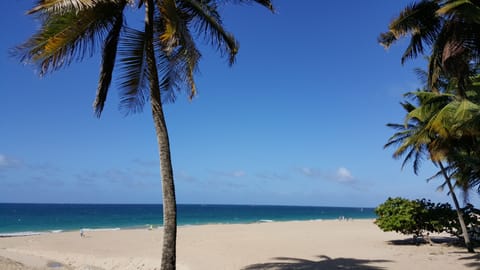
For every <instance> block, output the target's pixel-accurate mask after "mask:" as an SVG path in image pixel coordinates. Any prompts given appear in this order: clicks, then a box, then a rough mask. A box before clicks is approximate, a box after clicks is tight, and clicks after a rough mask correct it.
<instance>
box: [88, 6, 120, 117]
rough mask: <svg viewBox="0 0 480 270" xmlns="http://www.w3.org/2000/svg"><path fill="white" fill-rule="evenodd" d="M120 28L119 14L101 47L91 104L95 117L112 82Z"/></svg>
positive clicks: (100, 111) (102, 105)
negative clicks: (100, 58) (95, 86)
mask: <svg viewBox="0 0 480 270" xmlns="http://www.w3.org/2000/svg"><path fill="white" fill-rule="evenodd" d="M122 27H123V14H122V13H119V14H118V16H117V20H116V21H115V24H114V25H113V28H112V30H110V33H109V34H108V36H107V39H106V40H105V43H104V45H103V53H102V65H101V68H100V76H99V77H100V79H99V82H98V88H97V95H96V98H95V102H94V103H93V108H94V111H95V115H96V116H97V117H100V115H101V113H102V111H103V107H104V105H105V101H106V99H107V94H108V90H109V88H110V83H111V81H112V74H113V69H114V66H115V59H116V56H117V45H118V41H119V39H120V31H121V29H122Z"/></svg>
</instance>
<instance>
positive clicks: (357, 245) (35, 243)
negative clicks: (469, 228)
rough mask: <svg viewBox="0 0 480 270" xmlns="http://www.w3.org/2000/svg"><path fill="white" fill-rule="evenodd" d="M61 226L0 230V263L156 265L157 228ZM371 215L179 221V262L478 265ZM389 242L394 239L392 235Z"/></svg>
mask: <svg viewBox="0 0 480 270" xmlns="http://www.w3.org/2000/svg"><path fill="white" fill-rule="evenodd" d="M85 234H86V237H84V238H81V237H80V233H79V232H62V233H51V234H44V235H34V236H24V237H7V238H0V269H2V270H24V269H56V270H62V269H80V270H87V269H88V270H102V269H103V270H110V269H118V270H130V269H132V270H133V269H136V270H137V269H150V270H151V269H159V265H160V257H161V256H160V252H161V242H162V230H161V229H154V230H147V229H137V230H117V231H87V232H85ZM408 238H409V237H408V236H404V235H400V234H397V233H385V232H382V231H381V230H380V229H378V228H377V226H376V225H375V224H373V220H352V221H339V220H326V221H301V222H272V223H257V224H235V225H200V226H185V227H180V228H179V230H178V250H177V266H178V267H177V269H179V270H217V269H221V270H238V269H244V270H260V269H267V270H286V269H298V270H300V269H301V270H310V269H311V270H317V269H369V270H375V269H402V270H403V269H422V270H425V269H436V270H441V269H445V270H447V269H448V270H450V269H479V268H480V257H479V254H469V253H467V252H466V251H465V249H463V248H460V247H454V246H449V245H447V244H446V243H436V244H434V245H432V246H430V245H420V246H415V245H411V244H405V242H406V241H402V240H405V239H408ZM392 241H393V242H395V244H394V243H392Z"/></svg>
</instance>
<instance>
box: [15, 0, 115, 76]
mask: <svg viewBox="0 0 480 270" xmlns="http://www.w3.org/2000/svg"><path fill="white" fill-rule="evenodd" d="M122 10H123V5H121V4H118V3H116V2H101V3H98V4H96V5H95V6H94V7H93V8H88V9H82V10H80V11H78V12H76V11H70V12H67V13H61V14H52V15H50V16H47V17H46V18H45V20H43V22H42V26H41V29H40V30H39V31H38V32H37V33H36V34H34V35H33V36H32V37H31V38H30V39H29V40H27V41H26V42H25V43H23V44H21V45H19V46H17V47H16V48H14V50H13V55H14V56H16V57H19V58H20V60H21V61H22V62H24V63H27V64H35V65H38V66H39V74H40V75H44V74H46V73H48V72H50V71H53V70H57V69H59V68H61V67H64V66H67V65H69V64H70V63H71V62H72V61H73V60H82V59H83V58H84V57H85V56H86V55H90V56H91V55H92V54H93V52H94V49H95V47H96V46H97V45H98V44H99V43H100V42H101V41H103V40H104V37H105V35H106V34H107V33H108V32H109V31H110V30H111V29H112V27H113V25H114V24H115V21H116V20H117V19H116V18H117V16H118V14H119V13H121V11H122Z"/></svg>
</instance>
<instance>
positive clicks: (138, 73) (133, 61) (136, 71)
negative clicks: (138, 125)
mask: <svg viewBox="0 0 480 270" xmlns="http://www.w3.org/2000/svg"><path fill="white" fill-rule="evenodd" d="M118 54H119V61H118V64H119V65H120V72H119V73H120V74H119V76H118V77H119V80H118V81H119V87H120V96H121V100H120V109H121V110H122V111H123V112H124V113H125V114H129V113H137V112H141V111H142V109H143V106H144V105H145V102H146V101H147V100H148V97H149V95H148V89H149V88H148V78H149V74H148V69H147V63H146V55H145V54H146V39H145V32H143V31H139V30H136V29H133V28H128V27H125V31H124V32H123V33H122V35H121V37H120V42H119V47H118Z"/></svg>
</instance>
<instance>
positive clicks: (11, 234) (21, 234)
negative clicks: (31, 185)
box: [0, 217, 375, 239]
mask: <svg viewBox="0 0 480 270" xmlns="http://www.w3.org/2000/svg"><path fill="white" fill-rule="evenodd" d="M326 220H340V221H345V222H348V221H355V220H372V221H374V220H375V219H374V218H345V219H343V218H342V217H338V218H336V219H321V218H319V219H307V220H301V219H300V220H259V221H254V222H217V223H215V222H212V223H201V224H181V225H177V227H178V228H182V227H190V226H208V225H241V224H244V225H248V224H261V223H276V222H309V221H326ZM150 225H152V226H153V227H152V228H150V227H149V226H150ZM148 229H163V226H162V225H155V224H145V225H137V226H128V227H104V228H103V227H102V228H80V227H79V228H78V229H75V230H73V229H66V230H61V229H59V230H46V231H26V232H20V231H19V232H8V233H1V232H0V239H1V238H9V237H25V236H34V235H43V234H56V233H67V232H78V231H79V230H83V231H85V232H93V231H119V230H148Z"/></svg>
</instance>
